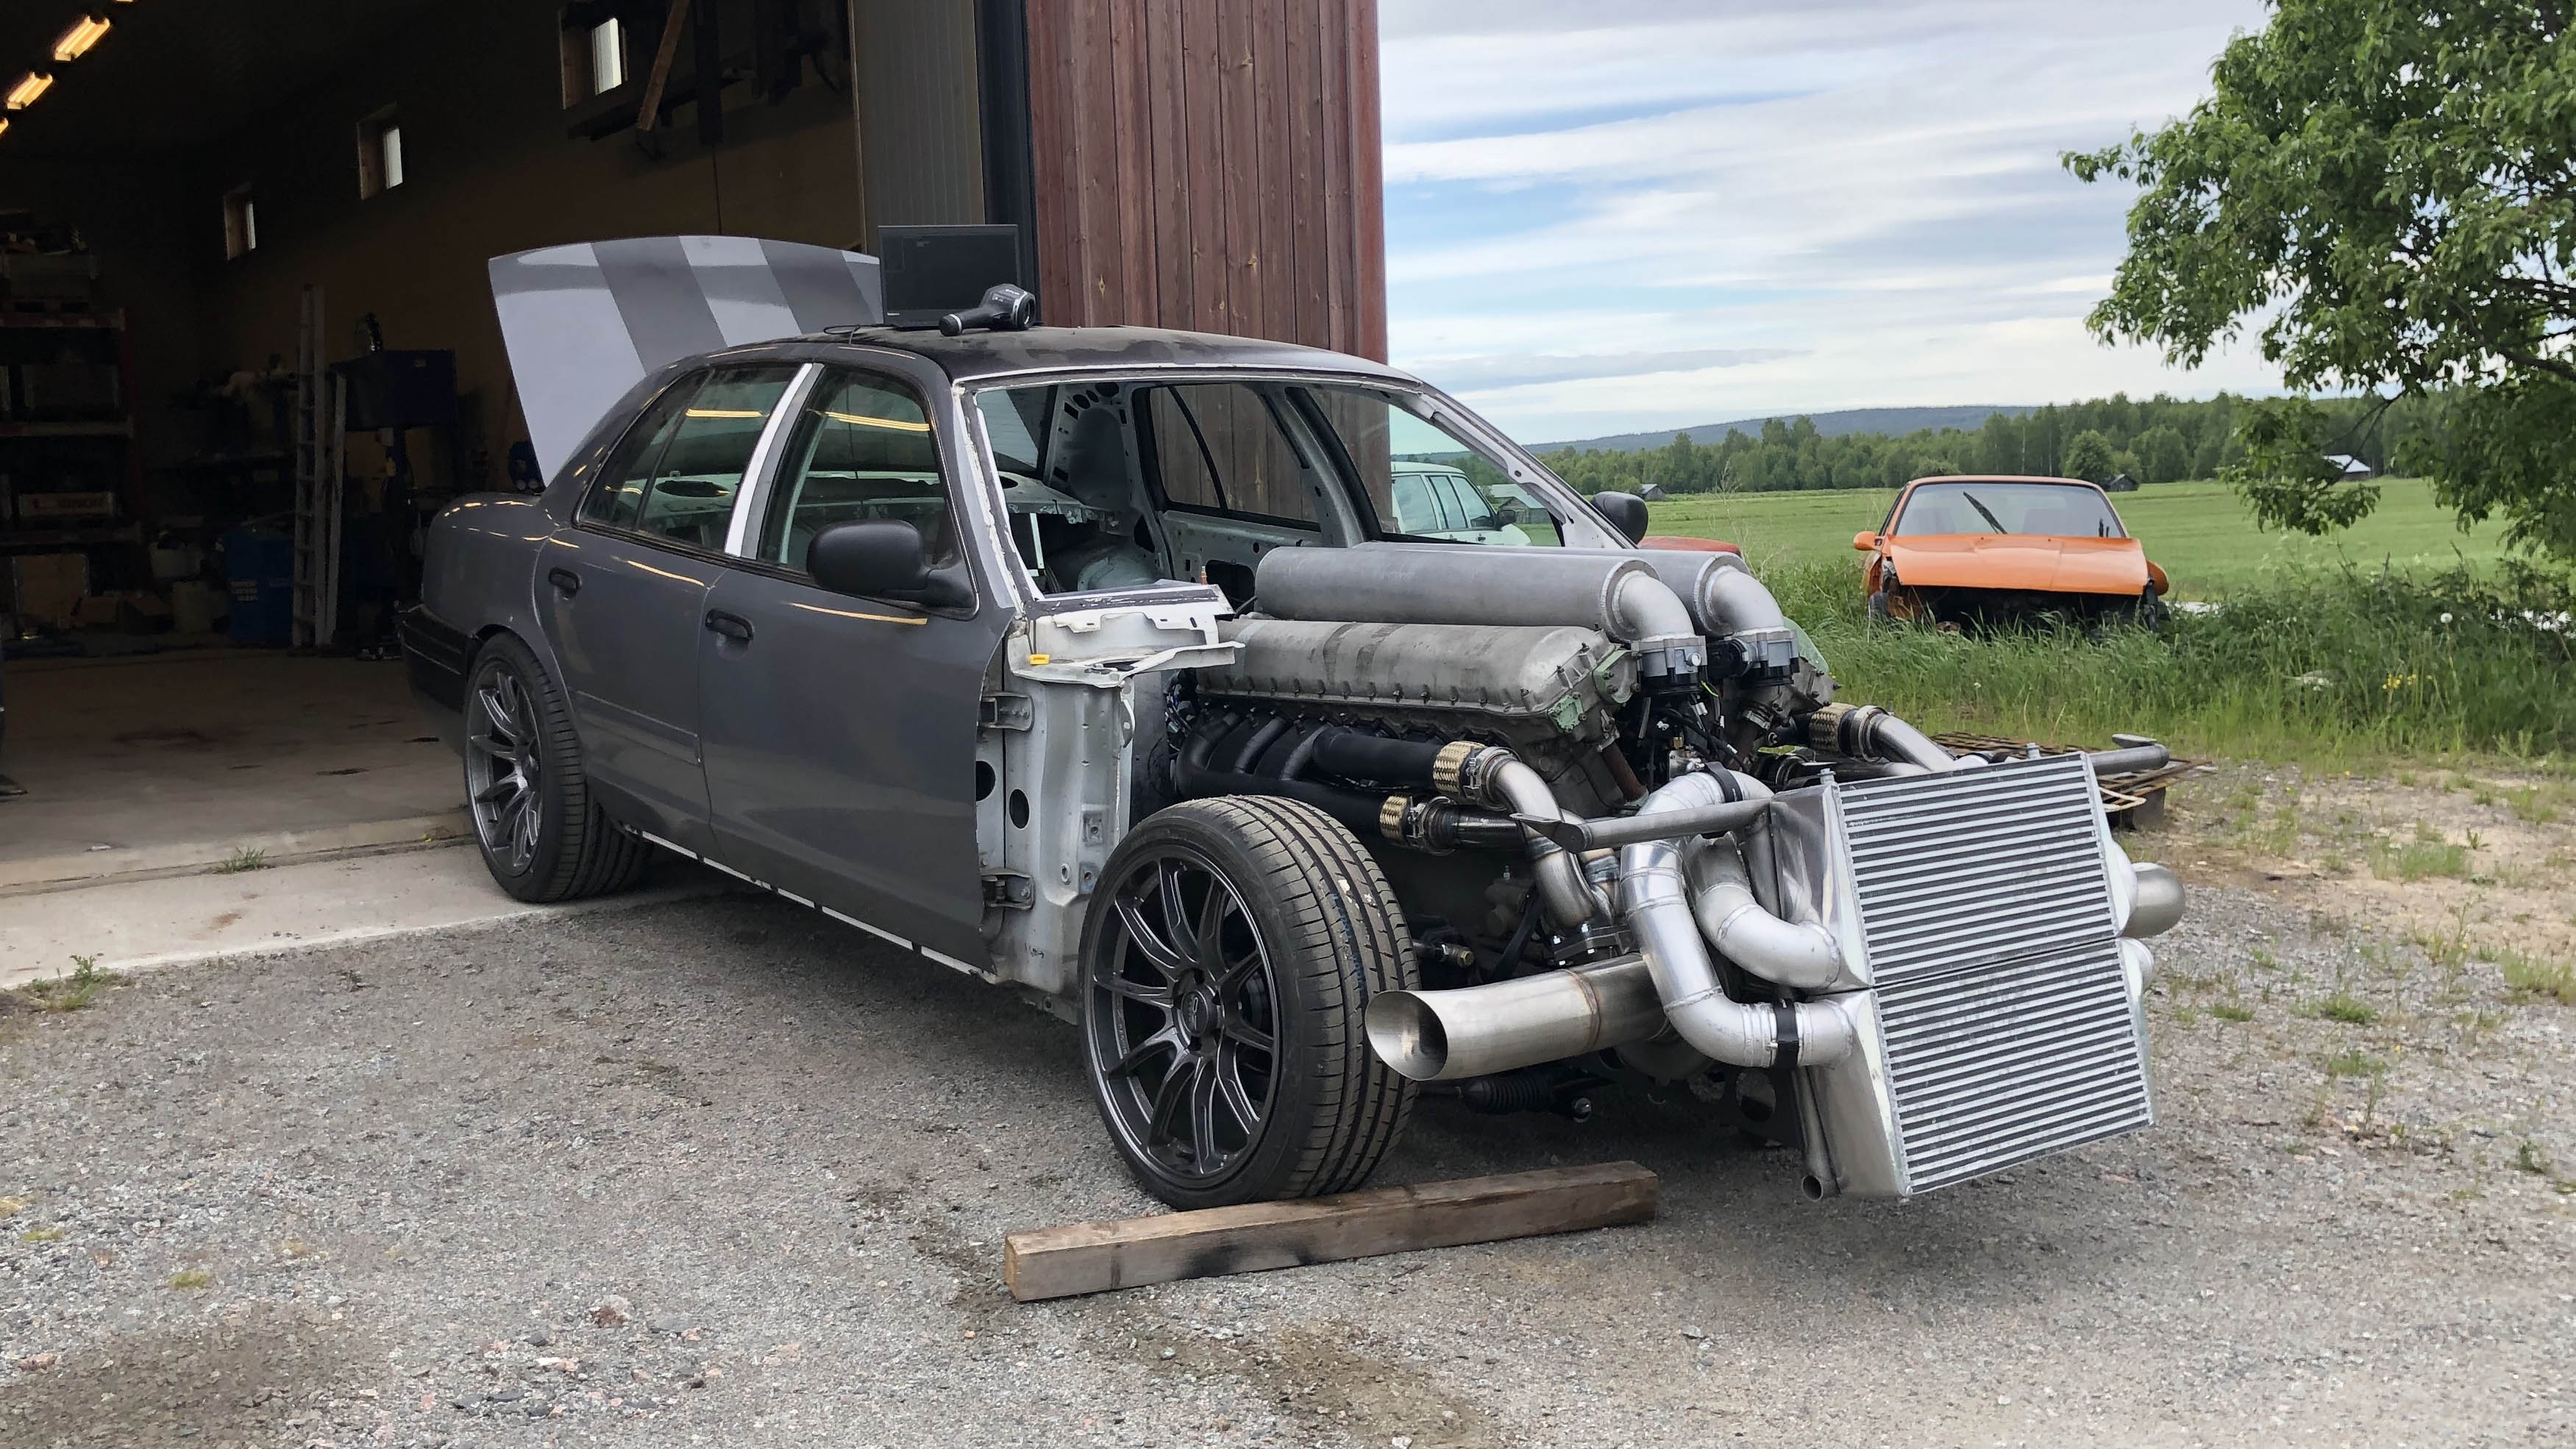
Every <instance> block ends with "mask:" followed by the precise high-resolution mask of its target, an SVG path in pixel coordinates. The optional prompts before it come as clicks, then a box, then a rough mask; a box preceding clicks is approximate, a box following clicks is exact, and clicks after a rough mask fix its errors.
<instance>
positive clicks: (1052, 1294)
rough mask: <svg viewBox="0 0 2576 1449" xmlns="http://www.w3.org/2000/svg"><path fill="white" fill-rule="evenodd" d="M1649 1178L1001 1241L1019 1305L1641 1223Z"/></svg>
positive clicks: (1544, 1176) (1541, 1175) (1569, 1176)
mask: <svg viewBox="0 0 2576 1449" xmlns="http://www.w3.org/2000/svg"><path fill="white" fill-rule="evenodd" d="M1656 1191H1657V1184H1656V1179H1655V1175H1654V1174H1653V1173H1651V1172H1649V1171H1647V1170H1646V1169H1645V1168H1643V1167H1640V1166H1638V1165H1637V1164H1636V1163H1633V1162H1604V1163H1596V1164H1594V1165H1592V1166H1590V1167H1551V1168H1546V1169H1543V1170H1541V1171H1537V1172H1513V1173H1505V1174H1504V1175H1502V1176H1500V1177H1471V1178H1464V1179H1461V1180H1459V1181H1456V1182H1431V1183H1424V1184H1422V1185H1420V1186H1418V1187H1385V1188H1374V1189H1371V1190H1369V1191H1367V1192H1346V1193H1342V1194H1340V1195H1339V1196H1336V1197H1314V1198H1301V1199H1297V1200H1294V1201H1290V1202H1263V1203H1248V1204H1245V1205H1244V1206H1241V1207H1223V1208H1207V1209H1203V1210H1201V1211H1198V1212H1184V1213H1166V1214H1163V1215H1161V1216H1159V1217H1147V1218H1124V1219H1118V1220H1115V1221H1109V1222H1092V1223H1067V1224H1065V1225H1064V1226H1062V1227H1055V1228H1038V1229H1035V1230H1033V1231H1030V1232H1025V1233H1012V1234H1010V1235H1009V1236H1007V1237H1005V1238H1004V1239H1003V1240H1002V1281H1003V1282H1004V1283H1006V1284H1008V1285H1009V1286H1010V1290H1011V1296H1012V1297H1014V1298H1016V1299H1018V1300H1020V1301H1021V1302H1023V1303H1028V1302H1033V1301H1035V1300H1038V1299H1041V1298H1069V1297H1072V1296H1074V1295H1076V1294H1080V1293H1100V1292H1105V1291H1107V1290H1109V1289H1112V1288H1134V1287H1138V1286H1140V1285H1142V1284H1146V1283H1170V1282H1174V1281H1177V1280H1179V1279H1183V1278H1210V1277H1216V1276H1218V1275H1221V1274H1226V1273H1257V1272H1262V1271H1264V1270H1267V1269H1271V1268H1293V1267H1297V1266H1299V1265H1302V1264H1306V1263H1335V1262H1340V1261H1342V1260H1344V1259H1347V1258H1367V1257H1374V1256H1376V1255H1377V1254H1380V1253H1404V1252H1411V1251H1413V1250H1414V1249H1417V1248H1448V1247H1455V1246H1457V1245H1459V1244H1461V1243H1490V1242H1493V1241H1495V1240H1497V1239H1501V1238H1525V1237H1534V1236H1537V1235H1539V1234H1542V1233H1571V1232H1580V1231H1582V1230H1584V1229H1586V1228H1606V1227H1613V1226H1616V1225H1618V1224H1621V1223H1639V1222H1644V1221H1645V1220H1647V1219H1648V1218H1651V1217H1653V1216H1654V1215H1655V1209H1656V1205H1657V1203H1656Z"/></svg>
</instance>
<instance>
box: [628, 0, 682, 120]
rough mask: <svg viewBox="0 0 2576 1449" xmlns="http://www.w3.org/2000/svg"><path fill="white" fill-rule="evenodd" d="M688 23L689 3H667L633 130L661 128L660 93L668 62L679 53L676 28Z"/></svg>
mask: <svg viewBox="0 0 2576 1449" xmlns="http://www.w3.org/2000/svg"><path fill="white" fill-rule="evenodd" d="M688 19H689V0H671V10H670V13H669V14H668V15H666V16H664V17H663V20H662V43H661V44H660V45H658V46H656V47H654V49H653V72H652V74H651V75H649V76H647V77H645V80H644V104H643V106H642V107H641V108H640V109H638V110H637V111H636V112H635V129H636V130H639V131H652V130H657V129H659V128H660V127H661V124H662V92H663V91H664V90H666V89H668V88H669V86H670V84H671V62H672V60H673V59H674V58H676V57H677V56H678V55H679V53H680V27H681V26H683V25H685V24H687V23H688Z"/></svg>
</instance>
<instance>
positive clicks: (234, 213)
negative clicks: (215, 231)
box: [224, 186, 259, 261]
mask: <svg viewBox="0 0 2576 1449" xmlns="http://www.w3.org/2000/svg"><path fill="white" fill-rule="evenodd" d="M258 250H259V207H258V206H257V204H255V203H254V202H253V201H252V200H251V195H250V188H249V187H247V186H237V187H235V188H233V189H232V190H230V191H228V192H225V193H224V258H225V260H227V261H230V260H233V259H236V258H239V257H246V256H249V255H250V254H251V253H252V252H255V251H258Z"/></svg>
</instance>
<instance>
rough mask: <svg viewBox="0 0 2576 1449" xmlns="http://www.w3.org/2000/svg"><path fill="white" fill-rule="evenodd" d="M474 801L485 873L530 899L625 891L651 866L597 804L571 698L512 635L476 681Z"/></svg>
mask: <svg viewBox="0 0 2576 1449" xmlns="http://www.w3.org/2000/svg"><path fill="white" fill-rule="evenodd" d="M465 801H466V808H467V810H468V812H469V813H470V814H471V815H472V816H473V820H474V843H475V845H476V846H477V847H479V848H480V849H481V850H482V852H483V864H484V866H485V868H486V869H488V870H490V871H491V872H492V879H493V881H494V882H495V883H496V884H498V885H499V886H500V887H501V889H503V890H505V891H508V892H509V893H510V894H511V895H513V896H516V897H518V898H519V899H520V900H523V901H535V902H548V901H570V900H579V899H581V898H583V897H585V896H600V895H607V894H609V893H611V892H613V891H621V890H625V889H627V888H628V887H630V886H632V885H634V884H635V883H636V881H638V880H640V879H642V878H643V875H644V868H645V867H646V866H647V865H648V864H650V863H651V861H652V854H653V847H652V845H651V843H650V842H648V841H646V840H644V839H642V838H641V837H638V836H635V835H630V834H628V833H627V832H625V831H623V830H620V829H618V828H617V826H616V824H615V822H613V821H611V820H610V819H609V818H608V814H607V812H606V811H604V810H602V809H600V808H599V805H598V804H597V802H595V801H594V800H592V798H591V793H590V783H589V780H588V779H587V777H585V776H584V775H583V773H582V766H581V739H580V737H579V736H578V735H577V734H576V733H575V732H574V730H573V724H572V711H571V710H569V709H567V708H566V707H565V705H564V698H563V692H562V691H561V690H559V689H557V688H556V687H555V683H554V680H553V678H552V677H551V676H549V675H548V674H547V673H546V670H545V666H544V665H542V664H540V663H538V662H537V657H536V656H535V655H534V654H532V653H530V652H529V651H528V646H527V645H525V644H523V643H521V642H520V641H519V640H518V639H517V638H516V637H515V636H513V635H509V634H496V635H494V636H493V637H492V640H491V642H490V643H488V644H485V645H484V646H483V647H482V649H481V650H480V651H478V652H477V653H476V655H475V658H474V667H473V670H472V672H471V673H469V674H468V675H467V682H466V687H465Z"/></svg>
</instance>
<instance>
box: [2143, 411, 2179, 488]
mask: <svg viewBox="0 0 2576 1449" xmlns="http://www.w3.org/2000/svg"><path fill="white" fill-rule="evenodd" d="M2130 451H2132V452H2134V453H2136V454H2137V455H2138V468H2137V476H2138V481H2139V482H2141V483H2171V482H2173V481H2174V480H2175V479H2177V478H2187V477H2189V476H2190V475H2191V445H2190V444H2188V443H2185V442H2184V441H2183V440H2182V434H2181V433H2180V432H2177V431H2176V430H2175V429H2174V428H2173V427H2172V426H2170V425H2168V424H2161V423H2160V424H2158V425H2157V426H2155V427H2152V428H2149V429H2147V430H2146V431H2145V432H2143V433H2140V434H2138V440H2137V441H2136V442H2135V443H2133V444H2131V445H2130Z"/></svg>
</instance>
